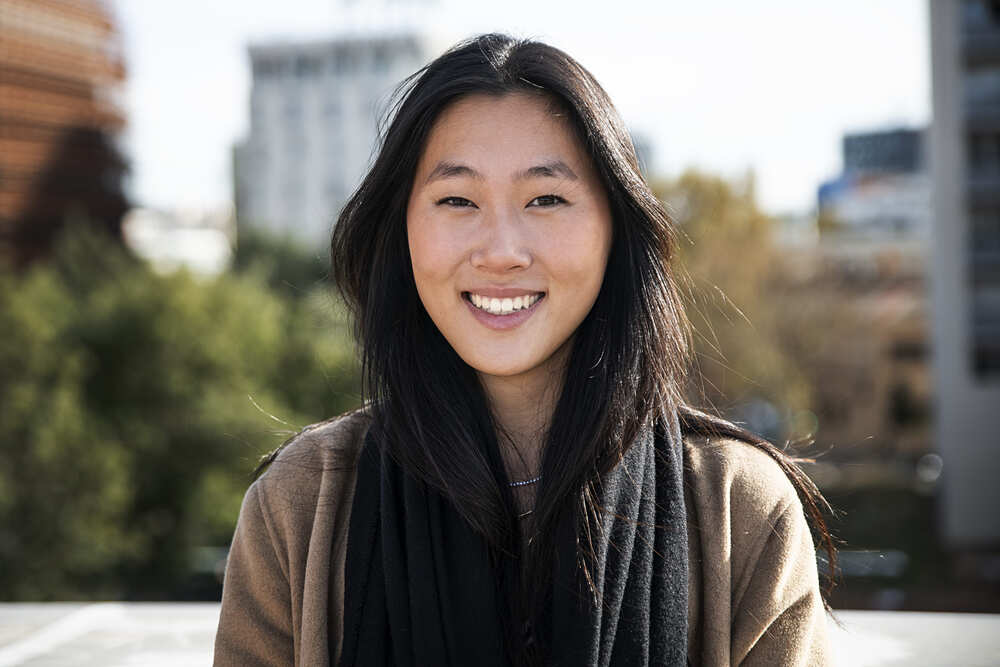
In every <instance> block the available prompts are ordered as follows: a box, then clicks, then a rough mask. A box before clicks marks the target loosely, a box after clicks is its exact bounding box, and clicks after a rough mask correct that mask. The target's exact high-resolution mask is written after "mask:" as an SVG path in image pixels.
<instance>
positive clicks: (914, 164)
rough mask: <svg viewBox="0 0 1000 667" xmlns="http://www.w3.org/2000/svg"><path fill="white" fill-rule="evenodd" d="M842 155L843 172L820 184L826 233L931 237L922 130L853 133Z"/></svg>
mask: <svg viewBox="0 0 1000 667" xmlns="http://www.w3.org/2000/svg"><path fill="white" fill-rule="evenodd" d="M843 159H844V170H843V173H841V174H840V175H839V176H838V177H837V178H835V179H833V180H830V181H827V182H825V183H823V184H822V185H821V186H820V188H819V192H818V205H819V216H820V221H821V228H822V230H823V231H824V233H836V234H840V235H846V236H850V237H855V238H863V239H870V240H873V241H896V240H920V241H924V240H926V239H927V238H928V236H929V235H930V227H931V184H930V176H929V174H928V172H927V169H926V160H925V151H924V133H923V131H921V130H916V129H909V128H898V129H893V130H888V131H876V132H863V133H855V134H849V135H847V136H845V137H844V139H843Z"/></svg>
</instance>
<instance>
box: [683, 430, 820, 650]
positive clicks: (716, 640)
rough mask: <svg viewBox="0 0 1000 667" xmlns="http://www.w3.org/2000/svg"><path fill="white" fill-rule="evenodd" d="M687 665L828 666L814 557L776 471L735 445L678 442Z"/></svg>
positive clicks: (790, 491) (795, 503) (753, 451)
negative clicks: (685, 545)
mask: <svg viewBox="0 0 1000 667" xmlns="http://www.w3.org/2000/svg"><path fill="white" fill-rule="evenodd" d="M686 445H687V446H686V449H685V454H686V466H687V469H686V470H685V486H686V501H687V503H688V536H689V538H688V539H689V552H690V559H691V560H690V566H691V570H690V572H691V591H690V597H689V604H690V615H689V617H690V620H691V623H692V627H691V629H690V633H689V646H688V649H689V656H690V660H691V663H692V664H694V665H703V666H705V667H728V666H729V665H746V666H748V667H753V666H757V665H767V666H769V667H770V666H771V665H781V666H782V667H784V666H786V665H809V666H810V667H812V666H814V665H817V666H822V665H827V664H829V663H830V660H831V658H830V656H829V648H828V645H827V636H826V615H825V611H824V608H823V600H822V597H821V596H820V591H819V580H818V577H817V572H816V553H815V550H814V548H813V543H812V536H811V534H810V532H809V526H808V524H807V523H806V519H805V515H804V514H803V511H802V505H801V503H800V502H799V499H798V496H797V495H796V493H795V488H794V487H793V486H792V484H791V482H790V481H789V480H788V478H787V477H785V474H784V472H783V471H782V470H781V468H780V467H779V466H778V464H777V463H776V462H775V461H774V460H772V459H771V458H770V456H768V455H767V454H766V453H765V452H763V451H762V450H760V449H758V448H756V447H754V446H753V445H750V444H747V443H744V442H739V441H735V440H713V441H702V442H699V441H692V442H688V443H686Z"/></svg>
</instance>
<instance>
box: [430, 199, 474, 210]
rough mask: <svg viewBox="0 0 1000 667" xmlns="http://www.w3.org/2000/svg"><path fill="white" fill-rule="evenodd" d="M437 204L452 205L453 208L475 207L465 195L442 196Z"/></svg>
mask: <svg viewBox="0 0 1000 667" xmlns="http://www.w3.org/2000/svg"><path fill="white" fill-rule="evenodd" d="M437 205H438V206H454V207H455V208H470V207H471V208H475V207H476V205H475V204H473V203H472V202H471V201H469V200H468V199H466V198H465V197H444V198H443V199H439V200H438V201H437Z"/></svg>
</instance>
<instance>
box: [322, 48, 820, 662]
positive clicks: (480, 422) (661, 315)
mask: <svg viewBox="0 0 1000 667" xmlns="http://www.w3.org/2000/svg"><path fill="white" fill-rule="evenodd" d="M510 93H530V94H535V95H541V96H543V97H544V99H546V100H547V101H549V102H550V103H551V104H553V105H554V107H556V108H558V109H559V111H560V112H561V113H563V114H564V115H565V117H566V119H567V121H568V122H569V123H570V125H571V126H572V128H573V129H574V131H575V132H576V134H577V136H578V137H579V139H580V141H581V143H582V145H583V146H584V147H585V149H586V151H587V153H588V154H589V156H590V158H591V160H592V161H593V164H594V165H595V167H596V170H597V172H598V174H599V176H600V178H601V181H602V183H603V185H604V187H605V189H606V191H607V193H608V199H609V202H610V206H611V211H612V219H613V227H614V232H613V242H612V247H611V252H610V256H609V259H608V263H607V269H606V273H605V276H604V282H603V284H602V286H601V290H600V293H599V295H598V297H597V300H596V302H595V304H594V306H593V308H592V310H591V311H590V313H589V314H588V315H587V317H586V318H585V319H584V321H583V322H582V323H581V325H580V327H579V328H578V330H577V332H576V335H575V336H574V340H573V346H572V350H571V352H570V358H569V362H568V364H567V368H566V376H565V379H564V385H563V386H564V387H565V388H564V390H563V392H562V394H561V396H560V397H559V399H558V402H557V405H556V407H555V410H554V414H553V416H552V421H551V424H550V426H549V429H548V432H547V434H546V436H545V446H544V453H543V457H542V463H541V473H542V475H543V478H544V482H543V483H542V485H541V486H540V488H539V489H538V494H537V497H536V500H535V507H534V513H533V519H534V526H533V532H534V535H535V538H534V539H533V540H531V541H530V543H529V544H521V537H520V531H519V529H518V526H517V510H516V506H515V504H514V499H513V496H512V494H511V492H510V489H509V487H508V485H507V483H506V477H505V472H504V466H503V463H502V461H501V460H500V456H499V448H498V446H497V424H495V423H494V420H493V417H492V415H491V412H490V409H489V405H488V402H487V399H486V396H485V394H484V391H483V389H482V387H481V385H480V383H479V381H478V378H477V376H476V374H475V371H474V370H473V369H472V368H470V367H469V366H468V365H467V364H466V363H465V362H464V361H462V359H461V358H460V357H459V356H458V354H457V353H456V352H455V351H454V350H453V349H452V348H451V346H450V345H449V344H448V342H447V341H446V340H445V339H444V337H443V336H442V335H441V333H440V332H439V331H438V330H437V328H436V327H435V326H434V324H433V323H432V321H431V319H430V317H429V315H428V314H427V312H426V311H425V310H424V307H423V305H422V304H421V301H420V298H419V296H418V294H417V290H416V286H415V283H414V279H413V273H412V269H411V262H410V256H409V249H408V244H407V235H406V208H407V201H408V199H409V196H410V190H411V188H412V184H413V177H414V173H415V171H416V167H417V162H418V160H419V158H420V155H421V153H422V151H423V148H424V145H425V143H426V140H427V137H428V134H429V133H430V131H431V128H432V126H433V124H434V122H435V120H436V119H437V118H438V116H439V115H440V114H441V112H442V111H443V110H444V109H445V108H447V107H448V106H449V105H450V104H452V103H454V102H455V101H456V100H458V99H460V98H463V97H465V96H469V95H473V94H478V95H482V94H485V95H496V96H499V95H505V94H510ZM390 115H391V121H390V122H389V124H388V127H387V128H385V130H384V132H383V137H382V145H381V148H380V150H379V151H378V154H377V156H376V158H375V161H374V164H373V166H372V167H371V169H370V171H369V172H368V174H367V176H366V177H365V179H364V181H363V182H362V183H361V185H360V187H359V188H358V189H357V191H356V192H355V193H354V195H353V196H352V197H351V199H350V200H349V201H348V202H347V204H346V206H345V207H344V209H343V211H342V212H341V215H340V218H339V220H338V222H337V224H336V226H335V228H334V231H333V238H332V244H331V255H332V272H333V278H334V279H335V281H336V284H337V287H338V288H339V290H340V291H341V293H342V295H343V297H344V299H345V301H346V302H347V304H348V306H349V307H350V309H351V311H352V313H353V315H354V318H355V324H356V335H357V338H358V341H359V343H360V346H361V350H362V359H363V369H364V381H365V396H366V399H367V400H368V401H369V403H370V409H371V412H372V415H373V420H372V428H373V429H375V433H376V435H377V437H378V439H379V441H380V442H381V443H382V446H383V447H385V448H386V451H387V452H388V453H389V455H391V456H392V457H393V458H394V459H395V460H396V461H397V462H398V463H399V464H400V465H401V466H402V467H403V468H404V469H405V470H406V471H407V472H408V473H409V474H411V475H414V476H415V477H417V478H418V479H421V480H423V481H424V482H425V483H426V484H427V485H428V486H430V487H431V488H434V489H437V490H438V491H439V492H441V493H442V494H444V495H445V496H446V497H448V498H449V499H450V500H451V501H452V502H453V503H454V505H455V507H456V508H457V509H458V511H459V512H460V513H461V514H462V516H463V517H464V518H465V520H467V521H468V522H469V524H470V525H471V526H472V527H473V528H474V529H475V530H476V531H478V532H479V533H480V534H481V535H482V536H483V538H484V539H485V540H486V542H487V543H488V544H489V545H490V547H491V549H492V551H493V552H494V553H495V554H496V555H497V558H516V556H515V555H516V554H521V553H522V552H525V553H526V554H527V555H526V556H525V557H524V558H523V559H521V561H520V562H521V563H522V564H523V566H522V567H521V568H520V571H521V575H520V577H519V581H518V582H516V586H515V587H514V589H515V590H518V591H519V593H518V594H517V595H515V596H512V599H510V600H508V601H507V603H508V604H509V605H510V610H509V611H510V616H511V618H512V619H514V620H513V621H509V623H510V626H511V628H517V627H523V624H524V623H527V622H532V621H534V620H535V619H534V618H533V616H534V610H538V609H542V608H543V607H544V604H543V603H544V600H543V596H544V595H545V594H546V591H548V590H549V589H550V587H551V586H550V584H551V571H552V559H553V554H554V550H555V543H554V538H553V536H554V535H555V534H556V531H555V530H554V528H555V526H556V524H557V523H558V521H559V520H560V517H563V516H564V515H565V513H566V512H577V513H578V516H583V517H589V516H594V515H595V514H596V513H598V512H599V511H600V508H599V507H598V506H597V500H596V498H597V495H596V486H595V485H596V483H597V480H598V479H599V477H600V475H601V474H602V473H604V472H606V471H607V470H609V469H610V468H611V467H612V466H613V465H614V464H615V463H616V462H617V461H618V460H620V458H621V456H622V454H623V451H624V449H625V448H627V447H628V446H629V444H630V443H631V442H632V441H633V440H634V438H635V437H636V435H637V434H638V433H639V431H640V429H642V428H644V427H646V426H648V425H651V424H653V423H654V422H655V421H656V420H657V419H659V416H660V415H662V414H665V413H666V410H665V409H666V408H669V409H671V412H672V410H673V409H676V410H677V413H678V414H679V415H680V421H681V424H682V427H683V429H684V430H685V431H686V432H687V433H701V434H706V435H711V434H716V435H723V436H729V437H737V438H741V439H744V440H747V441H748V442H752V443H754V444H755V445H757V446H759V447H761V448H762V449H764V450H765V451H767V452H768V453H769V454H770V455H771V456H772V457H773V458H774V459H775V460H776V461H778V463H779V465H781V466H782V467H783V468H784V469H785V471H786V473H787V474H788V476H789V477H790V479H791V481H792V482H793V484H795V486H796V489H797V490H798V492H799V495H800V497H801V498H802V499H803V502H804V504H805V506H806V508H807V510H808V512H809V514H810V515H811V516H812V519H813V525H814V527H815V528H816V529H817V530H818V532H819V533H820V534H821V535H822V536H823V537H824V539H825V543H826V546H827V549H828V551H829V552H830V555H831V558H833V550H832V544H831V543H830V541H829V533H828V532H827V530H826V526H825V524H824V523H823V517H822V513H821V512H820V505H821V503H822V500H821V496H819V493H818V491H817V490H816V488H815V487H814V486H813V485H812V484H811V483H810V482H809V480H808V478H806V477H805V476H804V475H803V474H802V473H801V472H799V470H798V468H797V467H796V466H795V465H794V463H793V462H792V461H791V460H790V459H788V457H786V456H785V455H784V454H783V453H782V452H781V451H779V450H777V449H776V448H774V447H772V446H771V445H770V444H768V443H766V442H765V441H763V440H762V439H760V438H757V437H756V436H754V435H753V434H751V433H749V432H747V431H745V430H743V429H741V428H739V427H737V426H735V425H733V424H731V423H729V422H726V421H724V420H722V419H719V418H716V417H712V416H710V415H707V414H704V413H701V412H699V411H696V410H693V409H691V408H688V407H686V406H685V405H684V401H683V398H682V387H683V386H684V382H685V374H686V370H687V366H688V363H687V354H688V346H689V333H688V331H689V330H688V323H687V320H686V319H685V316H684V312H683V308H682V304H681V299H680V295H679V291H678V289H677V284H676V281H675V279H674V277H673V275H672V274H671V271H670V258H671V256H672V254H673V248H674V242H673V237H672V225H671V222H670V219H669V217H668V215H667V213H666V211H665V210H664V208H663V206H662V204H661V203H660V202H659V201H658V200H657V198H656V197H655V196H654V195H653V193H652V192H651V190H650V188H649V187H648V185H647V184H646V182H645V180H644V178H643V177H642V175H641V173H640V170H639V166H638V162H637V160H636V154H635V150H634V148H633V145H632V141H631V139H630V137H629V135H628V133H627V132H626V130H625V127H624V125H623V123H622V121H621V119H620V117H619V116H618V113H617V111H616V110H615V108H614V106H613V105H612V103H611V101H610V99H609V98H608V96H607V94H606V93H605V91H604V90H603V89H602V88H601V86H600V85H599V84H598V83H597V81H596V80H595V79H594V77H593V76H592V75H591V74H590V73H589V72H587V71H586V70H585V69H584V68H583V67H582V66H580V65H579V64H578V63H577V62H576V61H574V60H573V59H572V58H570V57H569V56H568V55H566V54H565V53H563V52H562V51H560V50H558V49H555V48H553V47H551V46H548V45H546V44H542V43H539V42H534V41H528V40H516V39H513V38H510V37H507V36H505V35H498V34H489V35H483V36H480V37H477V38H474V39H471V40H468V41H466V42H463V43H460V44H459V45H457V46H455V47H454V48H452V49H451V50H449V51H448V52H446V53H445V54H444V55H442V56H440V57H439V58H437V59H436V60H435V61H433V62H432V63H430V64H429V65H427V66H426V67H424V68H423V69H422V70H420V71H419V72H417V73H416V74H414V75H413V76H412V77H410V78H409V79H408V80H407V81H405V82H404V84H403V86H402V87H401V88H400V91H399V97H398V101H397V103H396V104H395V106H394V107H393V108H392V109H390ZM586 561H587V559H586V557H585V554H581V563H582V564H583V565H584V567H586V565H587V562H586ZM515 637H516V633H515V631H514V630H510V632H509V634H508V639H509V641H508V649H509V650H510V651H511V652H512V653H514V654H515V655H512V656H511V657H512V658H515V659H517V661H519V662H520V661H529V662H534V661H537V660H538V659H539V657H540V656H542V655H544V647H542V648H540V649H538V650H539V651H540V652H539V653H536V654H535V655H534V656H532V655H530V654H529V653H530V652H531V651H534V649H523V648H522V647H519V646H518V645H517V641H516V639H515Z"/></svg>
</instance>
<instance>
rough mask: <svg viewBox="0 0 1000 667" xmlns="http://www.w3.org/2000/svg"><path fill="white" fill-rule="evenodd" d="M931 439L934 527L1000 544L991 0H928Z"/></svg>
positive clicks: (998, 163)
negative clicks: (938, 482) (935, 448)
mask: <svg viewBox="0 0 1000 667" xmlns="http://www.w3.org/2000/svg"><path fill="white" fill-rule="evenodd" d="M928 4H929V11H930V25H931V66H932V82H933V103H934V123H933V126H932V128H931V141H930V148H931V153H932V156H933V159H932V163H933V164H932V167H933V180H934V228H933V253H932V254H931V258H932V267H931V277H932V280H931V287H932V289H931V300H932V305H933V313H934V320H933V321H934V369H935V375H936V377H935V380H936V392H937V406H936V407H937V427H936V428H937V431H936V438H937V441H938V444H939V447H940V452H941V455H942V457H943V459H944V473H943V475H944V476H943V479H944V490H943V502H944V505H943V513H942V519H943V524H942V528H943V532H944V537H945V539H946V541H947V542H948V543H949V545H950V546H952V547H956V548H997V547H1000V512H998V511H997V508H1000V484H998V483H997V480H998V479H1000V428H998V427H997V422H996V415H997V412H998V410H1000V3H998V2H996V1H995V0H993V1H987V0H963V1H961V2H958V1H956V2H935V1H933V0H932V1H930V2H929V3H928Z"/></svg>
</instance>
